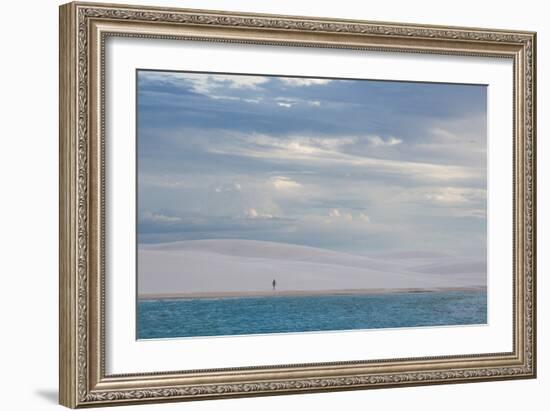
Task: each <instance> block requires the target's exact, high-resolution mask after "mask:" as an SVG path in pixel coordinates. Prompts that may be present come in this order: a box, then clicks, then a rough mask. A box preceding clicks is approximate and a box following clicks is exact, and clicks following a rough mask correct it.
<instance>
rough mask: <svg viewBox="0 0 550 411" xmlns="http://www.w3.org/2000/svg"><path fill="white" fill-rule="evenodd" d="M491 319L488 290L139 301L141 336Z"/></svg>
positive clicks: (259, 332) (329, 328)
mask: <svg viewBox="0 0 550 411" xmlns="http://www.w3.org/2000/svg"><path fill="white" fill-rule="evenodd" d="M486 323H487V293H486V292H485V291H467V292H465V291H445V292H418V293H396V294H378V295H323V296H319V295H316V296H280V297H244V298H200V299H199V298H197V299H178V300H171V299H170V300H168V299H167V300H141V301H139V302H138V324H137V326H138V338H139V339H149V338H174V337H198V336H215V335H241V334H265V333H286V332H303V331H331V330H358V329H372V328H395V327H420V326H436V325H466V324H486Z"/></svg>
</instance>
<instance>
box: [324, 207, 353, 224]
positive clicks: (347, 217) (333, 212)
mask: <svg viewBox="0 0 550 411" xmlns="http://www.w3.org/2000/svg"><path fill="white" fill-rule="evenodd" d="M328 216H329V217H330V219H329V220H328V221H327V222H329V223H330V222H333V221H345V222H350V221H353V216H352V215H351V213H348V212H342V211H340V210H339V209H337V208H332V209H330V210H329V212H328Z"/></svg>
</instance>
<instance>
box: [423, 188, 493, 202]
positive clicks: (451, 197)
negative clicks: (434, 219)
mask: <svg viewBox="0 0 550 411" xmlns="http://www.w3.org/2000/svg"><path fill="white" fill-rule="evenodd" d="M486 197H487V192H486V190H485V189H476V188H467V187H443V188H439V189H436V190H433V191H431V192H429V193H427V194H426V198H427V199H428V200H430V201H434V202H436V203H444V204H465V203H470V202H473V201H477V202H479V201H485V199H486Z"/></svg>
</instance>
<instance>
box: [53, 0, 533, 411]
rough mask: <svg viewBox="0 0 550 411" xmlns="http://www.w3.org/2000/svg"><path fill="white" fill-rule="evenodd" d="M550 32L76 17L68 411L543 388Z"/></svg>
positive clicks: (68, 81)
mask: <svg viewBox="0 0 550 411" xmlns="http://www.w3.org/2000/svg"><path fill="white" fill-rule="evenodd" d="M535 40H536V36H535V33H533V32H527V31H526V32H518V31H508V30H492V29H491V30H488V29H479V28H475V29H474V28H459V27H442V26H432V25H429V26H428V25H426V26H423V25H411V24H401V23H399V24H397V23H379V22H366V21H351V20H330V19H317V18H311V17H290V16H275V15H257V14H245V13H238V14H237V13H231V12H220V11H201V10H186V9H167V8H155V7H134V6H120V5H118V6H115V5H106V4H91V3H70V4H66V5H63V6H61V8H60V187H61V188H60V403H61V404H63V405H65V406H68V407H72V408H75V407H83V406H104V405H116V404H128V403H143V402H153V401H154V402H160V401H174V400H182V401H183V400H199V399H215V398H227V397H241V396H253V395H270V394H273V395H275V394H291V393H308V392H321V391H329V390H349V389H370V388H383V387H397V386H411V385H421V384H442V383H458V382H476V381H488V380H500V379H514V378H534V377H535V375H536V330H535V323H536V318H535V314H536V293H535V291H536V290H535V269H536V263H535V261H536V237H535V226H536V224H535V220H536V206H535V203H536V197H535V191H536V190H535V187H536V183H535V158H536V157H535V134H536V125H535V101H536V98H535V85H536V80H535V67H536V60H535V57H536V43H535Z"/></svg>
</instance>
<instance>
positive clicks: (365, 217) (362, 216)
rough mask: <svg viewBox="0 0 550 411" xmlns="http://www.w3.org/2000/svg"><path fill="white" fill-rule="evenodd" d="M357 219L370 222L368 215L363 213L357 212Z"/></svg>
mask: <svg viewBox="0 0 550 411" xmlns="http://www.w3.org/2000/svg"><path fill="white" fill-rule="evenodd" d="M359 219H360V220H361V221H364V222H365V223H370V217H369V216H368V215H367V214H365V213H359Z"/></svg>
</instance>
